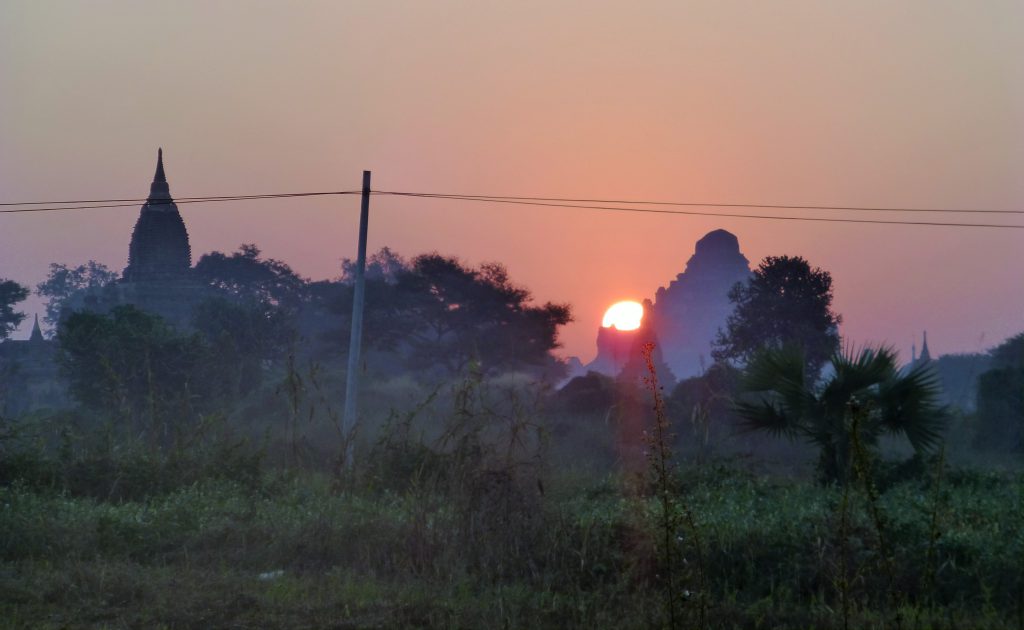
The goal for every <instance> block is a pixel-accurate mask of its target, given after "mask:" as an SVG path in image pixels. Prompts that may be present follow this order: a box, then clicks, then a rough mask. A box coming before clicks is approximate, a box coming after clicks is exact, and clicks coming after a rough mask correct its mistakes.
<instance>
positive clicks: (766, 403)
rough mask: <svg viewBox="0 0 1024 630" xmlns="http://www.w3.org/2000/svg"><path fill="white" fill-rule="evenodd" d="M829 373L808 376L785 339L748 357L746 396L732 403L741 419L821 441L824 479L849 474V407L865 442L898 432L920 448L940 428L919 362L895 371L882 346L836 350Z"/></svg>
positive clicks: (933, 388) (933, 385)
mask: <svg viewBox="0 0 1024 630" xmlns="http://www.w3.org/2000/svg"><path fill="white" fill-rule="evenodd" d="M830 365H831V368H832V374H831V375H830V376H829V377H828V379H827V380H826V381H825V382H824V383H823V384H821V385H820V386H818V385H812V384H809V382H810V381H809V379H808V378H807V375H806V370H807V369H808V368H807V366H806V365H805V363H804V357H803V354H802V353H801V352H800V351H799V350H797V349H794V348H792V347H784V348H782V349H778V350H776V349H766V350H764V351H762V352H761V353H760V354H758V355H757V356H756V357H755V358H754V360H753V361H752V362H751V363H750V365H749V366H748V368H747V371H746V373H745V375H744V382H743V389H744V391H746V392H749V393H751V394H753V396H752V397H751V399H747V400H741V401H739V402H738V403H737V406H736V408H737V411H738V412H739V414H740V415H741V416H742V417H743V419H744V421H745V422H746V423H747V425H748V427H749V428H751V429H753V430H760V431H767V432H769V433H773V434H775V435H782V436H785V437H789V438H790V439H795V438H803V439H806V440H808V441H810V442H811V443H813V444H814V445H816V446H817V447H819V448H820V449H821V454H820V473H821V475H822V479H823V480H824V481H828V482H831V481H839V482H843V483H845V482H846V481H847V480H848V478H849V471H850V464H851V461H852V460H851V456H852V446H853V443H852V440H851V429H852V420H853V415H854V414H858V415H859V418H858V422H857V430H858V434H857V435H856V436H853V437H854V438H855V439H856V440H857V441H858V442H859V443H860V444H863V445H864V446H865V448H871V447H874V446H875V445H877V443H878V440H879V438H880V437H881V436H882V435H883V434H890V435H902V436H904V437H905V438H906V439H907V440H909V442H910V444H911V446H913V447H914V449H915V450H916V451H919V452H921V451H927V450H928V449H930V448H932V447H933V446H935V445H936V444H937V443H938V441H939V439H940V436H941V430H942V426H943V411H942V410H941V409H940V407H939V405H938V397H939V391H938V385H937V381H936V378H935V376H934V374H933V373H932V372H931V371H930V369H929V367H928V366H927V365H921V366H917V367H916V368H913V369H912V370H910V371H909V372H907V373H905V374H901V373H900V372H899V370H898V368H897V366H896V354H895V352H893V351H892V350H891V349H888V348H879V349H872V348H864V349H863V350H861V351H860V352H857V353H854V352H848V353H836V354H834V355H833V356H832V359H831V361H830Z"/></svg>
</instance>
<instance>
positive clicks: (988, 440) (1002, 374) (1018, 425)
mask: <svg viewBox="0 0 1024 630" xmlns="http://www.w3.org/2000/svg"><path fill="white" fill-rule="evenodd" d="M991 357H992V369H991V370H989V371H987V372H985V373H984V374H982V375H981V376H980V377H979V379H978V413H977V417H978V431H977V434H976V438H975V442H976V443H977V445H978V446H980V447H982V448H986V449H995V450H1009V451H1015V452H1024V333H1022V334H1019V335H1017V336H1015V337H1011V338H1010V339H1007V340H1006V341H1005V342H1004V343H1002V344H1000V345H999V346H998V347H997V348H995V349H993V350H992V352H991Z"/></svg>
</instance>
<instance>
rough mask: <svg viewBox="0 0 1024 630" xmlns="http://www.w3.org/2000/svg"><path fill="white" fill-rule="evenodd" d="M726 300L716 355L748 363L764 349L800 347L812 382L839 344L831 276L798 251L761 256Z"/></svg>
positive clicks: (838, 319)
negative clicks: (728, 305) (727, 305)
mask: <svg viewBox="0 0 1024 630" xmlns="http://www.w3.org/2000/svg"><path fill="white" fill-rule="evenodd" d="M729 300H730V301H731V302H732V303H733V304H734V305H735V308H734V310H733V313H732V314H731V315H730V316H729V319H728V320H727V322H726V329H725V330H724V331H719V333H718V338H717V339H716V341H715V344H714V349H713V351H712V353H711V355H712V356H713V357H714V358H715V359H716V360H719V361H733V362H737V363H740V364H746V363H749V362H750V360H751V359H752V358H753V357H754V356H755V355H756V354H757V353H758V352H759V351H761V350H762V349H763V348H766V347H767V348H776V349H778V348H782V347H783V346H784V345H790V346H794V347H798V348H800V349H801V350H802V352H803V355H804V360H805V361H806V363H807V368H808V369H807V372H806V374H807V377H808V378H810V379H811V380H812V381H813V380H814V379H816V378H817V377H818V374H819V373H820V371H821V367H822V366H823V365H824V364H825V363H826V362H827V361H828V360H829V357H830V356H831V355H832V354H834V353H835V352H836V351H837V350H838V349H839V324H840V323H841V322H842V317H841V316H840V315H838V314H836V313H835V312H833V311H832V276H831V274H829V273H828V272H827V271H824V270H822V269H820V268H817V267H815V268H812V267H811V265H810V264H809V263H808V262H807V261H806V260H804V259H803V258H802V257H800V256H769V257H767V258H765V259H764V260H763V261H762V262H761V264H760V266H759V267H758V268H757V269H756V270H755V271H754V273H753V275H752V276H751V278H750V280H748V281H747V282H746V283H737V284H736V286H734V287H733V288H732V290H731V291H730V292H729Z"/></svg>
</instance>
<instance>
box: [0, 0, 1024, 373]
mask: <svg viewBox="0 0 1024 630" xmlns="http://www.w3.org/2000/svg"><path fill="white" fill-rule="evenodd" d="M1022 59H1024V3H1021V2H1019V1H1016V0H1013V1H1006V2H1000V1H998V0H986V1H985V2H971V3H968V2H960V1H956V2H944V1H940V0H920V1H909V0H908V1H903V2H890V1H888V0H886V1H865V2H856V3H852V2H851V3H839V2H818V1H809V2H796V1H784V0H783V1H778V2H770V3H758V2H733V1H729V0H714V1H710V0H709V1H708V2H682V1H664V2H601V1H593V0H587V1H583V0H580V1H576V2H557V1H550V0H548V1H543V2H533V1H520V2H514V3H509V2H485V1H465V2H453V1H433V2H412V1H409V2H390V1H386V0H374V1H372V2H369V1H368V2H313V1H303V2H288V3H284V2H259V1H244V2H243V1H242V0H237V1H224V0H201V1H200V0H195V1H189V0H181V1H176V2H166V1H161V2H142V1H131V2H129V1H124V2H111V1H103V0H91V1H85V0H82V1H80V2H70V1H67V2H57V1H54V2H36V1H33V0H27V1H22V0H4V2H3V3H0V201H2V202H15V201H18V202H20V201H48V200H64V199H90V198H123V197H127V198H136V197H142V196H145V195H146V193H147V192H148V185H149V182H150V181H151V179H152V175H153V170H154V166H155V160H156V150H157V147H161V146H162V147H163V148H164V158H165V165H166V170H167V176H168V179H169V181H170V184H171V192H172V194H173V195H175V196H177V197H183V196H203V195H232V194H260V193H280V192H297V191H310V190H314V191H318V190H339V189H352V188H358V186H359V182H360V178H361V173H362V171H363V170H364V169H365V170H371V171H372V172H373V187H374V188H375V189H377V190H401V191H418V192H441V193H462V194H488V195H521V196H543V197H573V198H578V197H585V198H609V199H646V200H671V201H688V202H689V201H693V202H724V203H765V204H821V205H844V206H847V205H858V206H886V207H893V206H898V207H952V208H996V209H1022V208H1024V176H1022V173H1021V166H1022V164H1024V64H1022V62H1021V60H1022ZM181 212H182V216H183V217H184V219H185V222H186V224H187V226H188V229H189V233H190V237H191V241H192V249H193V254H194V258H197V257H198V256H199V255H201V254H202V253H205V252H209V251H211V250H220V251H230V250H234V249H235V248H237V246H238V245H239V244H241V243H256V244H257V245H258V246H259V247H260V248H261V249H262V250H263V251H264V253H265V254H266V255H267V256H270V257H273V258H277V259H281V260H284V261H286V262H288V263H289V264H291V265H292V266H293V267H294V268H295V269H296V270H297V271H299V272H300V273H302V274H304V275H306V276H309V277H311V278H314V279H320V278H328V277H334V276H337V275H338V273H339V261H340V260H341V259H342V258H344V257H354V256H355V248H356V234H357V223H358V199H357V198H356V197H342V198H314V199H297V200H274V201H250V202H245V203H241V202H239V203H223V204H202V205H200V204H196V205H182V206H181ZM775 213H776V214H777V213H778V212H775ZM790 214H793V215H802V216H843V215H844V213H838V212H828V211H804V212H791V213H790ZM137 216H138V209H137V208H113V209H104V210H92V211H85V212H64V213H37V214H20V215H19V214H5V215H0V277H7V278H11V279H14V280H17V281H19V282H22V283H23V284H29V285H34V284H35V283H37V282H39V281H41V280H43V279H44V278H45V277H46V273H47V269H48V265H49V264H50V263H51V262H62V263H67V264H79V263H82V262H85V261H87V260H89V259H94V260H97V261H99V262H102V263H105V264H107V265H108V266H110V267H111V268H113V269H116V270H121V269H123V267H124V266H125V264H126V262H127V254H128V241H129V238H130V236H131V230H132V227H133V226H134V223H135V220H136V218H137ZM870 217H871V218H882V219H895V218H911V215H881V214H879V215H877V216H876V215H874V214H872V215H870ZM937 218H938V220H953V219H954V218H955V217H953V216H940V217H937ZM982 219H984V221H982ZM966 220H967V221H969V222H978V221H981V222H997V221H1001V222H1004V223H1016V224H1024V217H1022V216H1021V215H1003V216H998V215H997V216H992V215H981V216H977V215H976V216H973V217H971V216H967V217H966ZM972 220H973V221H972ZM716 228H724V229H727V230H729V231H731V232H733V233H734V234H736V235H737V237H738V238H739V241H740V247H741V250H742V251H743V253H744V254H745V255H746V256H747V258H749V259H750V260H751V262H752V263H755V264H756V263H757V262H758V261H760V260H761V259H762V258H763V257H765V256H769V255H782V254H790V255H802V256H804V257H805V258H807V259H808V260H809V261H810V262H811V263H812V264H813V265H816V266H820V267H822V268H824V269H826V270H828V271H829V272H831V273H832V275H833V278H834V281H835V308H836V310H837V311H839V312H840V313H841V314H842V315H843V317H844V323H843V326H842V330H841V332H842V334H843V336H844V338H845V339H846V341H847V342H848V343H853V344H858V345H859V344H864V343H890V344H894V345H896V346H897V347H898V348H899V349H900V350H901V351H903V352H904V353H907V354H908V353H909V348H910V344H911V343H912V342H913V341H914V340H915V337H917V338H918V345H920V340H919V336H920V333H921V331H923V330H924V329H927V330H928V337H929V345H930V346H931V349H932V352H933V354H945V353H953V352H974V351H979V350H984V349H986V348H988V347H991V346H993V345H995V344H997V343H998V342H1000V341H1001V340H1003V339H1005V338H1006V337H1008V336H1010V335H1012V334H1016V333H1018V332H1020V331H1022V330H1024V291H1022V288H1024V286H1022V277H1024V230H994V229H955V228H936V227H915V226H878V225H854V224H842V223H838V224H837V223H812V222H794V221H768V220H753V219H735V218H715V217H688V216H656V215H643V214H626V213H602V212H596V211H587V210H572V209H559V208H531V207H520V206H495V205H485V204H476V203H468V202H462V201H433V200H423V199H402V198H393V197H384V196H379V197H374V198H373V200H372V204H371V218H370V226H369V247H370V249H371V251H373V250H376V249H378V248H379V247H381V246H384V245H387V246H389V247H391V248H392V249H395V250H397V251H399V252H400V253H402V254H405V255H414V254H417V253H422V252H427V251H438V252H441V253H443V254H453V255H458V256H459V257H461V258H462V259H463V260H464V261H466V262H467V263H470V264H478V263H480V262H484V261H498V262H502V263H504V264H505V265H506V266H507V267H508V269H509V271H510V274H511V276H512V278H513V279H514V280H515V281H517V282H518V283H520V284H522V285H525V286H526V287H528V288H529V289H530V290H531V291H532V292H533V294H534V296H535V298H536V299H537V300H540V301H548V300H550V301H556V302H568V303H570V304H571V305H572V307H573V310H574V315H575V319H576V321H575V322H574V323H573V324H571V325H569V326H568V327H566V328H565V329H564V331H563V333H562V336H561V340H562V342H563V344H564V348H563V349H562V350H561V352H562V353H563V354H565V355H578V356H580V357H581V358H583V359H584V360H588V359H590V358H592V357H593V355H594V354H595V351H596V347H595V338H596V331H597V328H598V326H599V325H600V322H601V317H602V315H603V312H604V310H605V308H606V307H607V306H608V305H610V304H611V303H613V302H615V301H618V300H621V299H643V298H645V297H653V294H654V292H655V291H656V290H657V288H658V287H659V286H664V285H667V284H668V283H669V282H670V281H671V280H672V279H673V278H674V277H675V276H676V274H678V273H679V272H681V271H682V270H683V268H684V266H685V263H686V260H687V259H688V258H689V257H690V255H691V254H692V253H693V247H694V243H695V242H696V240H697V239H698V238H700V237H701V236H703V235H704V234H705V233H707V232H708V231H710V230H713V229H716ZM26 307H27V311H28V312H29V313H30V314H31V313H34V312H37V311H38V312H40V313H41V312H42V308H41V304H40V302H39V301H38V299H36V298H33V299H32V300H30V301H29V302H28V303H27V305H26ZM26 334H27V328H26V327H24V326H23V330H22V331H20V333H19V336H25V335H26Z"/></svg>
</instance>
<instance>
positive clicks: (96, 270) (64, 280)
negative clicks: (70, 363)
mask: <svg viewBox="0 0 1024 630" xmlns="http://www.w3.org/2000/svg"><path fill="white" fill-rule="evenodd" d="M116 280H117V274H116V273H115V272H113V271H111V270H110V269H109V268H108V267H107V266H106V265H104V264H102V263H98V262H96V261H95V260H90V261H89V262H87V263H85V264H83V265H78V266H77V267H68V266H67V265H63V264H59V263H50V273H49V274H48V275H47V277H46V280H44V281H43V282H40V283H39V284H37V285H36V295H39V296H42V297H45V298H47V300H46V315H45V316H44V317H43V321H44V322H46V323H47V324H48V325H49V326H51V327H55V326H56V325H57V324H58V323H59V321H60V318H61V312H62V311H63V310H64V309H65V307H66V306H68V304H69V303H71V300H72V298H73V297H74V296H76V295H78V294H81V293H83V292H90V291H100V290H102V289H103V288H104V287H106V286H107V285H109V284H111V283H113V282H114V281H116Z"/></svg>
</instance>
